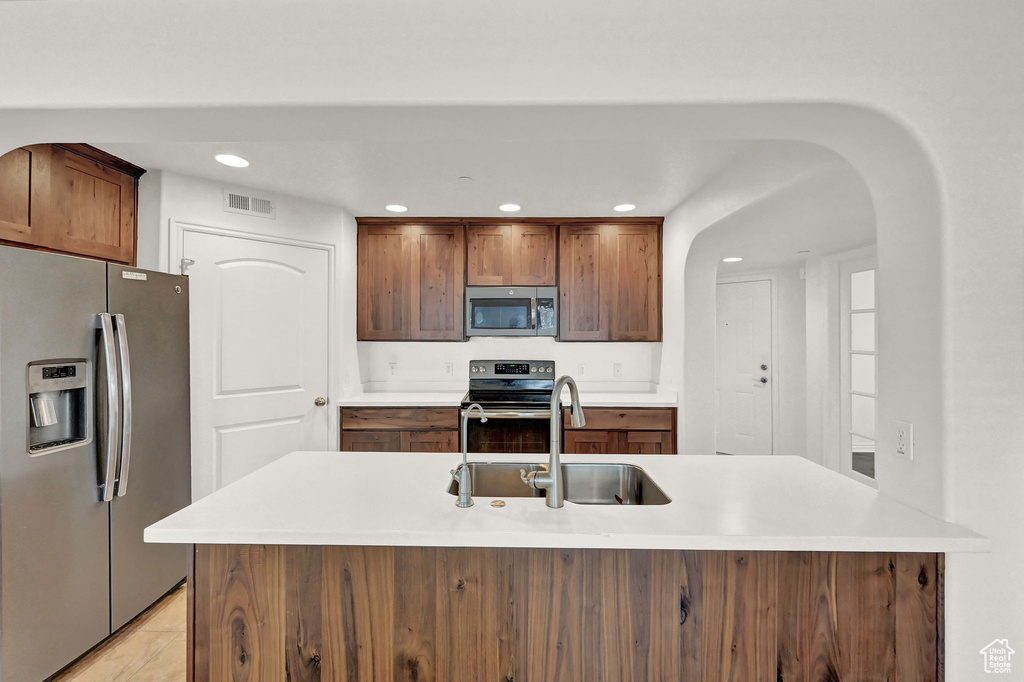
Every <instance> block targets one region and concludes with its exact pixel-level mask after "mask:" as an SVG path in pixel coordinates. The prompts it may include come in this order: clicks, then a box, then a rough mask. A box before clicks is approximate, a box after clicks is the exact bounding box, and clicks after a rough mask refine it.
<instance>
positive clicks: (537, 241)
mask: <svg viewBox="0 0 1024 682" xmlns="http://www.w3.org/2000/svg"><path fill="white" fill-rule="evenodd" d="M557 234H558V226H557V225H532V224H522V225H513V226H512V237H511V247H512V248H511V250H512V273H511V280H510V281H509V282H507V283H508V284H510V285H512V286H516V287H553V286H555V285H556V284H557V283H558V278H557V276H556V267H557V265H558V257H557V252H558V236H557Z"/></svg>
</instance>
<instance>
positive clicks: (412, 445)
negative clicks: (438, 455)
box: [400, 431, 460, 452]
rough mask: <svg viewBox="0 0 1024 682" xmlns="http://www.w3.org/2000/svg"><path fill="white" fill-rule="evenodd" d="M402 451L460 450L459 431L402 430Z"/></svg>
mask: <svg viewBox="0 0 1024 682" xmlns="http://www.w3.org/2000/svg"><path fill="white" fill-rule="evenodd" d="M400 434H401V444H402V452H460V450H459V432H458V431H401V432H400Z"/></svg>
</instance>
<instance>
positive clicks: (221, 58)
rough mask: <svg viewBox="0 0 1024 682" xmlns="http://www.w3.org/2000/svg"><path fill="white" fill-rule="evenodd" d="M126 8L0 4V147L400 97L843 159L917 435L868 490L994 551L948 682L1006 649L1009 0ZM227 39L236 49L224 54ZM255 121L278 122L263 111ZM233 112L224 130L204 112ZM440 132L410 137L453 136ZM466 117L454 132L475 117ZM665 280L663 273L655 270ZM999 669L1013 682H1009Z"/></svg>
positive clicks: (1020, 140) (57, 2) (1021, 54)
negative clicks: (787, 147) (864, 221)
mask: <svg viewBox="0 0 1024 682" xmlns="http://www.w3.org/2000/svg"><path fill="white" fill-rule="evenodd" d="M127 7H128V5H127V4H126V3H124V2H118V1H117V0H97V1H96V2H89V3H82V2H71V1H70V0H69V1H63V0H54V1H52V2H6V3H0V25H4V26H16V27H17V30H16V31H8V32H7V33H6V34H5V36H4V41H3V43H2V44H0V58H2V60H3V63H4V87H3V91H2V92H0V147H3V148H5V149H10V148H13V147H15V146H17V145H19V144H25V143H28V142H38V141H47V140H56V139H64V140H67V139H80V140H81V139H85V140H96V141H98V142H102V141H103V140H118V141H133V140H149V139H200V140H201V139H207V140H209V139H220V140H225V139H232V138H233V137H239V136H241V135H249V136H257V135H262V136H264V137H270V136H272V135H276V136H277V139H283V138H288V137H289V136H293V137H294V136H296V135H300V134H310V132H311V131H312V132H313V133H315V134H324V135H330V131H331V129H332V127H333V128H335V129H336V128H338V127H339V126H341V125H343V124H342V123H339V120H340V119H342V118H343V116H342V114H343V112H340V111H337V110H330V108H331V107H346V106H352V107H358V108H360V110H361V111H362V112H363V113H364V114H366V111H365V107H366V105H368V104H387V105H389V106H394V105H397V104H401V103H403V102H404V103H407V104H424V103H435V104H441V105H454V106H458V105H468V104H475V105H479V104H490V105H510V104H515V105H523V104H543V105H544V106H543V107H541V108H540V109H542V111H540V112H535V113H538V117H537V120H541V121H542V122H543V123H544V125H545V128H544V130H545V131H549V130H550V129H551V127H552V126H553V125H557V118H558V111H557V107H558V105H565V104H575V105H580V106H579V107H577V109H576V110H575V111H573V112H571V114H572V115H573V116H574V117H575V120H576V121H577V123H578V125H577V126H576V127H575V128H574V129H573V130H572V131H570V132H567V133H565V134H572V135H575V136H577V137H578V136H580V135H586V134H590V133H591V130H592V129H591V128H588V125H589V123H590V122H592V120H593V119H592V117H593V116H600V115H601V112H602V111H603V110H604V109H603V108H602V107H600V106H587V105H593V104H595V103H602V104H609V105H621V107H624V108H620V109H618V110H616V109H615V106H612V108H611V114H610V116H611V117H612V118H614V117H616V116H618V117H619V118H617V119H616V121H615V125H616V126H617V128H616V129H617V130H621V131H623V134H628V135H633V136H639V137H643V136H645V135H671V134H673V133H672V130H675V131H676V132H675V134H677V135H678V134H689V135H706V136H709V135H714V136H717V137H719V138H726V139H729V138H733V139H738V138H751V137H753V138H757V139H768V138H772V137H774V138H776V139H803V140H808V141H813V142H818V143H821V144H824V145H826V146H829V147H831V148H832V149H834V150H836V151H837V152H839V153H840V154H842V155H844V156H845V157H846V158H848V159H849V160H850V161H851V162H852V163H853V164H854V166H855V167H856V168H857V169H858V171H859V172H860V173H861V174H862V175H863V176H864V178H865V180H866V182H867V183H868V185H869V188H870V191H871V194H872V198H873V200H874V202H875V205H876V212H877V216H878V232H879V239H878V258H879V274H880V281H879V291H880V292H886V294H885V295H886V299H885V300H884V301H881V304H882V305H883V306H885V308H883V309H887V310H888V311H889V312H887V313H883V312H880V317H881V318H882V319H880V325H883V324H884V325H885V327H887V328H889V329H892V330H894V332H895V330H899V331H898V332H895V333H896V336H895V338H894V339H893V340H892V341H893V342H894V344H895V345H893V344H888V347H890V348H892V349H893V352H892V353H891V354H890V355H889V356H888V357H887V358H883V365H882V366H881V367H880V374H881V375H884V376H887V377H889V379H888V381H889V383H888V384H883V385H881V386H880V392H881V393H882V394H883V395H884V396H887V397H886V398H880V403H879V413H880V416H881V417H882V420H881V421H880V424H882V425H883V426H884V424H885V423H886V422H888V421H891V420H893V419H901V420H908V421H911V422H913V423H914V426H915V436H916V438H917V443H916V446H917V447H916V448H915V452H916V454H917V459H916V460H915V461H914V462H912V463H911V462H898V461H896V460H895V458H894V457H893V456H892V454H891V453H892V450H893V442H894V438H893V437H891V436H890V435H888V434H884V433H883V437H882V438H880V440H879V449H880V456H879V462H878V466H879V472H880V475H883V474H884V476H886V477H888V479H889V480H890V481H892V484H893V485H892V487H891V488H890V489H889V490H886V491H885V492H886V493H888V494H892V495H894V496H896V497H897V498H898V499H901V500H903V501H905V502H907V503H908V504H911V505H912V506H915V507H918V508H921V509H925V510H927V511H931V512H932V513H936V514H941V515H943V516H945V517H946V518H948V519H950V520H951V521H955V522H957V523H961V524H964V525H966V526H968V527H970V528H973V529H975V530H977V531H979V532H981V533H983V534H985V535H988V536H989V537H991V538H992V540H993V546H994V551H993V553H992V554H990V555H953V556H950V557H948V558H947V563H946V567H947V580H946V597H947V598H946V635H947V637H946V644H947V648H946V659H945V660H946V671H947V679H950V680H957V681H959V680H968V679H979V678H980V677H981V675H982V673H981V668H980V665H981V662H980V661H979V659H980V656H979V655H978V653H977V652H978V650H979V649H980V648H981V647H982V646H984V645H985V644H987V643H988V642H989V641H991V640H992V639H994V638H996V637H999V638H1004V637H1005V638H1008V639H1009V640H1010V643H1011V645H1014V646H1015V648H1017V650H1018V651H1020V648H1019V647H1020V643H1021V642H1024V618H1022V617H1021V614H1022V613H1024V590H1020V589H1015V586H1016V585H1017V582H1018V579H1019V576H1018V574H1019V567H1020V566H1022V565H1024V530H1022V529H1024V499H1022V496H1021V494H1020V493H1021V490H1022V489H1024V457H1021V454H1020V453H1021V450H1022V447H1024V420H1022V419H1021V418H1020V405H1022V404H1024V353H1022V352H1021V349H1022V348H1024V268H1021V266H1020V260H1021V254H1022V253H1024V215H1022V211H1021V207H1022V206H1024V182H1022V181H1021V178H1024V127H1022V126H1021V125H1020V112H1021V111H1022V110H1024V89H1022V88H1020V87H1019V83H1018V82H1017V80H1018V79H1019V68H1016V67H1018V66H1019V65H1020V64H1022V63H1024V41H1021V40H1020V26H1021V24H1022V22H1024V5H1022V3H1020V2H1019V1H1018V0H990V1H989V2H986V3H980V4H979V3H977V2H973V1H971V0H946V1H945V2H942V3H941V4H938V5H936V4H935V3H921V2H887V3H882V2H864V1H863V0H836V1H835V2H830V3H820V2H814V1H812V0H779V1H778V2H772V3H756V2H746V3H734V2H730V3H723V2H716V1H715V0H694V1H693V2H687V3H680V2H677V1H676V0H652V1H651V2H649V3H645V5H644V7H643V11H637V9H636V6H635V5H634V4H630V3H615V2H603V3H593V2H587V1H586V0H565V1H564V2H559V3H550V2H546V1H544V0H523V2H520V3H517V5H516V11H515V12H510V11H508V10H507V7H506V6H504V5H501V4H493V3H479V2H476V1H475V0H438V1H437V2H432V3H422V2H414V1H413V0H395V2H391V3H333V4H325V3H322V2H314V1H313V0H297V1H296V2H294V3H292V4H291V5H289V8H290V11H289V12H281V11H280V6H279V3H276V2H271V1H270V0H250V2H248V3H246V12H244V13H242V14H239V13H238V11H237V10H238V7H237V5H236V4H235V3H212V2H208V1H207V0H180V1H179V2H176V3H132V5H131V11H127V9H126V8H127ZM182 17H188V20H187V21H183V20H182V19H181V18H182ZM540 17H543V20H542V21H541V20H539V18H540ZM224 26H232V27H233V28H234V29H235V30H233V31H231V32H229V33H228V34H226V35H225V34H224V32H223V27H224ZM96 35H103V36H104V37H105V39H104V40H103V41H96V40H95V39H94V36H96ZM513 36H514V39H512V37H513ZM39 45H60V46H61V49H58V50H42V51H40V50H39V49H38V46H39ZM125 54H130V55H131V59H125V58H124V55H125ZM69 55H74V58H73V60H70V61H69ZM467 55H472V58H468V57H467ZM115 63H116V64H118V68H117V69H111V68H109V64H115ZM69 64H73V66H74V68H72V67H71V66H69ZM268 101H270V102H272V103H274V104H278V105H290V106H291V107H292V109H290V110H288V111H282V110H280V109H259V108H257V107H259V106H260V105H263V104H266V103H267V102H268ZM640 103H654V104H653V105H652V106H651V107H648V108H645V105H642V104H640ZM743 103H750V105H749V106H747V105H744V104H743ZM753 103H757V104H756V105H754V104H753ZM829 103H832V104H829ZM316 105H324V107H325V109H326V110H324V111H323V112H322V113H318V112H317V111H316V110H314V109H313V107H315V106H316ZM225 106H237V107H239V109H236V110H234V111H227V110H224V109H218V108H217V107H225ZM104 107H106V108H107V109H106V110H104V109H103V108H104ZM111 107H117V109H116V110H112V109H110V108H111ZM147 107H149V109H147ZM153 107H155V109H154V108H153ZM172 108H176V109H177V110H175V111H172V110H171V109H172ZM495 109H497V110H498V112H497V113H498V114H499V115H500V116H501V117H502V120H501V121H500V122H499V123H500V125H494V126H492V127H491V128H490V130H489V134H491V135H505V134H507V133H509V131H510V129H511V128H514V127H515V125H514V120H515V114H516V113H517V112H516V110H515V109H514V108H511V107H503V106H498V107H495ZM427 113H430V112H427ZM433 113H434V114H435V117H434V119H431V117H430V116H429V115H422V112H421V115H419V116H418V117H417V118H416V119H415V120H417V121H419V122H421V123H422V124H429V123H430V121H431V120H433V121H434V122H436V121H437V120H438V119H450V118H451V116H450V114H451V111H441V112H438V111H434V112H433ZM460 113H462V114H464V116H460V117H459V120H458V127H459V128H460V131H459V132H460V133H465V131H466V130H467V125H466V119H468V118H471V116H470V115H469V114H467V113H466V112H460ZM481 115H486V112H484V114H481ZM289 121H290V122H291V123H288V122H289ZM296 121H299V122H301V123H308V122H310V121H312V122H313V123H314V125H310V126H307V127H303V126H299V125H295V122H296ZM659 122H660V123H659ZM670 124H671V126H670ZM660 125H663V126H664V127H659V126H660ZM200 128H201V130H200ZM513 132H514V131H513ZM532 134H533V135H536V134H537V132H536V129H534V130H533V132H532ZM545 134H549V133H547V132H546V133H545ZM691 237H692V235H691ZM688 239H689V237H686V236H684V235H682V234H681V235H680V239H679V240H678V242H677V243H676V245H675V246H674V247H673V249H674V251H673V252H674V253H682V255H683V258H685V247H684V248H681V249H679V248H676V247H678V246H680V245H681V244H684V243H686V242H687V241H688ZM667 242H668V239H666V247H668V243H667ZM683 262H684V260H683V259H682V258H678V257H676V258H675V260H673V261H668V260H667V259H666V269H667V270H671V269H672V268H676V269H679V268H681V266H682V264H683ZM672 279H673V281H675V282H677V284H678V286H676V287H675V289H674V290H673V291H668V290H667V289H666V302H667V303H668V304H669V305H679V304H680V303H681V302H682V300H683V297H684V291H683V289H684V287H683V286H682V284H683V278H682V277H681V276H679V273H678V272H675V273H673V277H672ZM667 280H668V278H666V286H667V285H668V281H667ZM880 328H881V327H880ZM666 332H668V329H666ZM684 336H685V328H684V326H683V323H680V324H678V325H674V328H673V335H672V339H673V346H672V347H671V348H669V335H668V333H666V343H665V348H664V349H663V356H664V358H665V360H666V362H665V370H668V373H667V374H666V376H667V377H670V378H671V380H672V381H673V382H675V384H676V385H682V382H684V378H685V380H686V382H689V379H690V377H691V376H692V375H691V374H689V373H688V374H687V375H686V376H685V377H684V375H683V372H682V361H681V357H682V356H681V354H682V345H681V344H682V342H683V341H684ZM689 369H690V368H689V367H687V371H688V372H689ZM1015 663H1016V661H1015ZM1015 667H1016V668H1017V669H1018V670H1017V673H1016V674H1015V675H1007V676H1005V678H1006V679H1024V677H1022V674H1021V673H1022V672H1024V671H1022V667H1024V666H1015Z"/></svg>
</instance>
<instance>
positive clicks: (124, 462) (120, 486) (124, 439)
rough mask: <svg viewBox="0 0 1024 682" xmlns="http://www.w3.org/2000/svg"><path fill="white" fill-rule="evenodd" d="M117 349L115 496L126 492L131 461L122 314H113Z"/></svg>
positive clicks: (129, 368)
mask: <svg viewBox="0 0 1024 682" xmlns="http://www.w3.org/2000/svg"><path fill="white" fill-rule="evenodd" d="M114 322H115V325H114V326H115V331H116V332H117V349H118V354H119V355H120V357H121V465H120V467H118V468H119V469H120V470H121V472H120V475H119V476H118V477H117V496H118V497H123V496H124V494H125V493H127V492H128V466H129V465H130V464H131V461H132V365H131V361H130V359H129V357H128V325H127V324H125V321H124V315H122V314H120V313H118V314H117V315H115V316H114Z"/></svg>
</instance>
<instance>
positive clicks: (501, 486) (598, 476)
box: [448, 462, 672, 504]
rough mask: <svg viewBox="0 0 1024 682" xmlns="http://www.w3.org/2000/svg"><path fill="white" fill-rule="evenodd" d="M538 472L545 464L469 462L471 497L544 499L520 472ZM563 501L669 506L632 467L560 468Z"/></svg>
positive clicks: (453, 489) (454, 488)
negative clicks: (563, 487) (527, 483)
mask: <svg viewBox="0 0 1024 682" xmlns="http://www.w3.org/2000/svg"><path fill="white" fill-rule="evenodd" d="M520 469H525V470H526V471H541V470H543V469H544V465H542V464H537V463H535V462H532V463H527V462H470V463H469V472H470V475H471V476H472V477H473V496H474V497H544V495H545V491H544V490H536V489H534V488H531V487H530V486H528V485H526V484H525V483H523V481H522V480H521V479H520V477H519V470H520ZM562 481H563V482H564V484H565V499H566V500H568V501H569V502H572V503H574V504H668V503H669V502H671V501H672V500H671V499H670V498H669V496H668V495H666V494H665V492H664V491H663V490H662V489H661V488H659V487H658V484H657V483H655V482H654V481H653V480H652V479H651V477H650V476H648V475H647V472H646V471H644V470H643V469H641V468H640V467H638V466H634V465H632V464H618V463H608V464H603V463H602V464H583V463H575V462H574V463H571V464H563V465H562ZM448 493H449V494H451V495H458V494H459V485H458V483H456V482H455V481H452V482H451V484H450V485H449V486H448Z"/></svg>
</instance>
